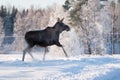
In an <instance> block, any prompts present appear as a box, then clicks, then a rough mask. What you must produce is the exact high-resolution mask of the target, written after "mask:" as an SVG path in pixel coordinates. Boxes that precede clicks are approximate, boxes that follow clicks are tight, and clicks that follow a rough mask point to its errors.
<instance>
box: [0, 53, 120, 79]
mask: <svg viewBox="0 0 120 80" xmlns="http://www.w3.org/2000/svg"><path fill="white" fill-rule="evenodd" d="M33 55H34V57H35V60H32V59H31V57H30V56H29V55H27V56H26V59H25V62H22V61H21V58H22V54H0V80H120V55H113V56H111V55H104V56H98V55H97V56H96V55H92V56H88V55H80V56H76V57H69V58H68V59H67V58H65V57H62V58H60V57H54V56H49V55H48V56H46V61H44V62H43V61H42V55H40V54H33Z"/></svg>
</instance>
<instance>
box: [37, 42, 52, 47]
mask: <svg viewBox="0 0 120 80" xmlns="http://www.w3.org/2000/svg"><path fill="white" fill-rule="evenodd" d="M36 45H39V46H41V47H47V46H51V45H54V42H51V41H50V42H45V41H42V42H39V43H37V44H36Z"/></svg>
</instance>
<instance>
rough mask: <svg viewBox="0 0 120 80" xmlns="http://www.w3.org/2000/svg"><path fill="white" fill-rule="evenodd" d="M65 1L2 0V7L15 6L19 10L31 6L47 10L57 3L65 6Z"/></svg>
mask: <svg viewBox="0 0 120 80" xmlns="http://www.w3.org/2000/svg"><path fill="white" fill-rule="evenodd" d="M64 1H65V0H0V5H6V6H8V7H9V6H13V5H15V6H16V7H17V8H30V7H31V5H34V6H35V7H37V8H38V7H42V8H45V7H46V6H51V5H53V4H55V3H58V4H63V3H64Z"/></svg>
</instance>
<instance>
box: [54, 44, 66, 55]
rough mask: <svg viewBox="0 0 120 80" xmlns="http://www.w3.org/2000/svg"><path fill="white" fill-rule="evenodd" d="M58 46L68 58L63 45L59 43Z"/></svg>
mask: <svg viewBox="0 0 120 80" xmlns="http://www.w3.org/2000/svg"><path fill="white" fill-rule="evenodd" d="M56 45H57V46H59V47H61V48H62V50H63V52H64V53H65V56H66V57H68V55H67V53H66V51H65V49H64V47H63V46H62V44H60V42H57V43H56Z"/></svg>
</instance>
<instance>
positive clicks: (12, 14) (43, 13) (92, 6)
mask: <svg viewBox="0 0 120 80" xmlns="http://www.w3.org/2000/svg"><path fill="white" fill-rule="evenodd" d="M119 7H120V0H66V1H65V3H64V4H63V5H62V6H61V5H58V4H55V5H53V6H49V7H47V8H39V9H36V8H34V6H31V8H29V9H18V8H16V7H15V6H11V7H9V8H8V7H7V6H4V5H1V6H0V51H3V52H4V53H9V52H10V51H18V52H19V51H20V52H22V51H23V49H24V48H25V46H26V44H25V41H24V35H25V33H26V32H27V31H30V30H42V29H45V28H46V27H47V26H53V25H54V24H55V22H56V20H57V18H58V17H60V18H65V20H64V23H66V24H68V25H69V26H70V27H71V31H70V32H63V33H62V34H61V37H60V42H62V43H63V44H64V47H65V49H66V51H67V52H68V53H69V55H78V54H100V55H103V54H119V53H120V9H119ZM49 50H50V53H53V52H57V53H61V52H62V50H61V49H59V48H57V47H56V46H52V47H50V48H49Z"/></svg>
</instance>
